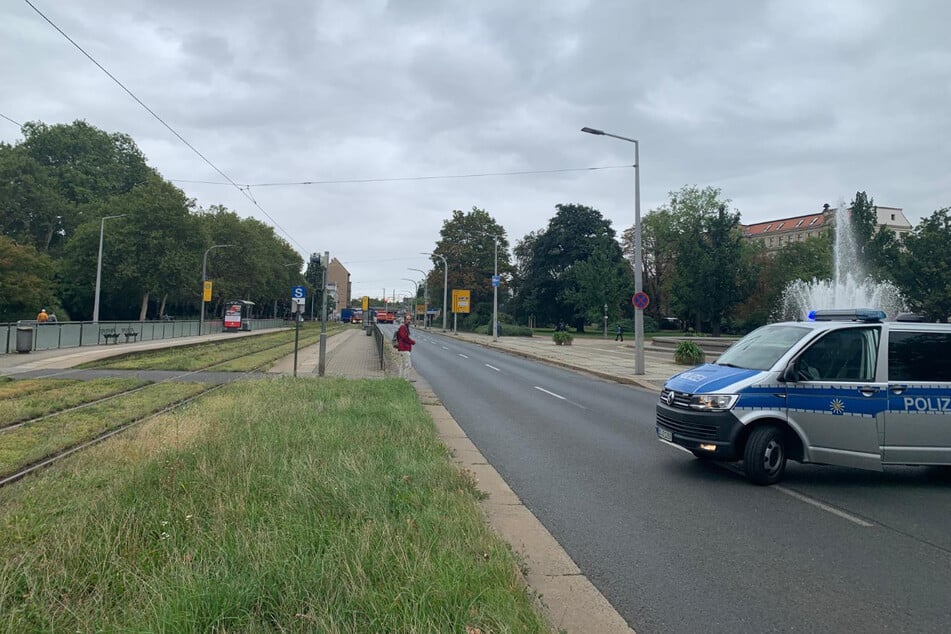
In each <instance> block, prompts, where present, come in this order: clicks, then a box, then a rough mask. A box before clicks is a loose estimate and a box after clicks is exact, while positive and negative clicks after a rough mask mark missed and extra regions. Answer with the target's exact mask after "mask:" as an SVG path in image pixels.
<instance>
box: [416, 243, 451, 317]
mask: <svg viewBox="0 0 951 634" xmlns="http://www.w3.org/2000/svg"><path fill="white" fill-rule="evenodd" d="M420 255H428V256H430V257H436V258H439V259H440V260H442V331H443V332H446V289H447V288H448V287H449V264H447V263H446V256H444V255H440V254H438V253H420Z"/></svg>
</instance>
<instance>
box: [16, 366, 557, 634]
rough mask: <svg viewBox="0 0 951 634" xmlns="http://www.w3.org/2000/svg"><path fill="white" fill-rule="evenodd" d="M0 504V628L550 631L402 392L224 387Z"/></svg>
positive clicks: (329, 384) (285, 383) (360, 384)
mask: <svg viewBox="0 0 951 634" xmlns="http://www.w3.org/2000/svg"><path fill="white" fill-rule="evenodd" d="M4 494H5V495H4V496H3V497H0V531H2V532H3V534H4V535H5V536H6V537H7V539H5V540H2V541H0V562H3V563H0V629H2V630H4V631H11V632H13V631H16V632H20V631H39V630H42V631H127V632H133V631H135V632H224V631H235V632H275V631H283V632H322V633H323V632H328V633H336V632H353V633H365V632H459V633H464V632H467V631H473V630H468V629H467V628H470V627H471V628H478V629H479V630H480V631H481V632H484V633H488V632H547V631H550V630H549V629H548V626H547V625H546V624H545V622H544V620H543V618H542V617H541V616H540V615H539V614H538V613H537V612H536V610H535V608H534V607H533V604H532V601H531V598H530V594H529V591H528V590H526V589H525V588H524V587H523V586H522V584H521V582H520V578H519V576H518V574H517V565H516V562H515V560H514V557H513V555H512V554H511V552H510V551H509V549H508V548H507V546H506V545H505V544H504V542H502V541H501V540H500V539H499V538H498V537H497V536H496V535H495V534H494V533H492V532H491V531H490V530H489V529H488V527H487V526H486V525H485V523H484V521H483V518H482V515H481V513H480V511H479V509H478V507H477V504H476V499H477V497H478V495H479V493H478V491H477V490H476V488H475V486H474V483H473V481H472V480H471V479H470V478H468V477H466V476H465V475H464V474H462V473H460V472H459V471H458V470H457V469H456V468H455V467H454V466H453V465H452V464H451V463H450V462H449V460H448V457H447V451H446V449H445V448H444V447H443V446H442V445H441V444H440V443H439V442H438V440H437V439H436V437H435V432H434V429H433V425H432V423H431V421H430V419H429V418H428V417H427V416H426V414H425V412H424V411H423V410H422V407H421V406H420V404H419V401H418V399H417V398H416V395H415V393H414V392H413V391H412V389H411V388H410V386H409V385H407V384H406V383H405V382H402V381H396V380H383V381H346V380H341V379H321V380H319V381H318V380H309V379H296V380H295V379H288V378H283V379H279V380H275V381H262V382H254V383H241V384H232V385H230V386H227V387H225V388H224V389H223V390H221V391H219V392H217V393H215V394H214V395H211V396H209V397H208V398H207V399H202V403H201V405H200V407H199V406H191V407H188V408H187V410H186V411H185V412H182V413H178V414H175V415H174V416H163V417H162V418H161V420H158V421H155V422H153V423H149V424H146V425H143V426H141V427H138V428H136V429H135V430H132V431H130V432H128V433H126V434H123V435H122V436H121V437H120V438H118V439H116V440H115V441H110V442H108V443H105V444H104V445H102V446H100V447H98V448H96V449H94V450H92V451H91V452H89V453H85V452H84V454H83V455H82V456H77V457H76V459H72V460H69V461H68V464H67V465H65V466H62V467H55V468H54V469H52V470H50V471H49V472H48V473H45V474H44V475H43V476H42V477H36V478H31V479H30V481H29V482H26V481H24V482H21V483H18V484H17V485H15V486H14V487H12V488H9V489H6V490H5V491H4Z"/></svg>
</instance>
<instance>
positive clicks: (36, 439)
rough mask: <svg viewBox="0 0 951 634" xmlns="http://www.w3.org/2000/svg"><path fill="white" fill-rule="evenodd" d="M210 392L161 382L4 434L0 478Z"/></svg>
mask: <svg viewBox="0 0 951 634" xmlns="http://www.w3.org/2000/svg"><path fill="white" fill-rule="evenodd" d="M204 389H207V386H206V385H204V384H202V383H159V384H156V385H151V386H148V387H146V388H145V389H143V390H140V391H138V392H136V393H134V394H129V395H128V396H123V397H120V398H117V399H113V400H111V401H106V402H104V403H99V404H97V405H90V406H89V407H87V408H84V409H81V410H75V411H71V412H63V413H62V414H57V415H55V416H50V417H49V418H44V419H43V420H39V421H36V422H34V423H29V424H27V425H24V426H23V427H18V428H16V429H11V430H8V431H4V432H2V433H0V476H7V475H10V474H12V473H14V472H16V471H18V470H19V469H22V468H24V467H26V466H28V465H30V464H33V463H34V462H36V461H38V460H40V459H42V458H45V457H46V456H49V455H51V454H53V453H56V452H58V451H61V450H63V449H67V448H69V447H72V446H75V445H77V444H79V443H82V442H84V441H86V440H90V439H92V438H95V437H96V436H98V435H99V434H101V433H103V432H106V431H108V430H110V429H115V428H116V427H119V426H121V425H123V424H125V423H128V422H129V421H132V420H135V419H136V418H140V417H142V416H145V415H146V414H150V413H152V412H157V411H159V410H161V409H162V408H163V407H167V406H168V405H170V404H172V403H174V402H176V401H179V400H182V399H184V398H187V397H189V396H192V395H194V394H197V393H199V392H201V391H202V390H204Z"/></svg>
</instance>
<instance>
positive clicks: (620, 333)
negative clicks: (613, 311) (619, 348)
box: [614, 324, 624, 341]
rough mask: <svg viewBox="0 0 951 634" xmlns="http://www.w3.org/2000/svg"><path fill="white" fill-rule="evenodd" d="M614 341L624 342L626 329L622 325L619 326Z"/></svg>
mask: <svg viewBox="0 0 951 634" xmlns="http://www.w3.org/2000/svg"><path fill="white" fill-rule="evenodd" d="M614 340H615V341H618V340H621V341H624V328H622V327H621V324H618V325H617V334H615V335H614Z"/></svg>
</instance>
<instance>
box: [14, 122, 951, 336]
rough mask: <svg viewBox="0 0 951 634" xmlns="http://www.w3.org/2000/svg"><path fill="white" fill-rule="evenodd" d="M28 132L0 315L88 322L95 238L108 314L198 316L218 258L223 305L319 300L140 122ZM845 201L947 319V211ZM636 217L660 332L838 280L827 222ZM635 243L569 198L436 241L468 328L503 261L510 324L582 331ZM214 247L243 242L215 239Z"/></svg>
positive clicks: (271, 306)
mask: <svg viewBox="0 0 951 634" xmlns="http://www.w3.org/2000/svg"><path fill="white" fill-rule="evenodd" d="M22 132H23V135H24V139H23V140H22V142H19V143H17V144H15V145H9V144H4V143H0V211H2V215H0V321H12V320H15V319H23V318H32V317H33V316H35V315H36V312H37V311H38V310H39V308H41V307H45V308H47V309H49V310H53V311H55V312H57V313H58V314H59V316H60V319H74V320H77V319H89V318H90V317H91V315H92V308H93V303H94V286H95V272H96V265H97V257H98V252H99V239H100V235H102V236H103V237H104V245H105V248H104V249H103V261H102V270H103V275H102V292H101V300H100V316H101V317H102V318H109V319H149V318H158V317H161V316H162V315H168V314H172V315H196V314H197V313H198V308H199V305H200V301H201V288H200V286H201V284H200V282H201V271H202V264H203V257H204V255H205V254H206V253H207V254H208V257H207V271H208V278H209V279H212V280H214V294H213V300H212V304H211V309H210V310H211V314H217V312H218V305H219V304H220V302H222V301H224V300H226V299H247V300H250V301H253V302H255V303H256V304H257V305H258V312H259V313H260V314H271V313H277V314H278V315H279V314H281V312H282V310H283V304H285V303H286V301H287V294H288V288H289V287H290V286H294V285H307V286H309V287H310V289H309V291H308V296H310V297H315V298H317V300H318V301H319V293H316V292H315V289H316V287H317V286H318V283H317V281H318V280H319V279H320V277H321V271H320V270H319V268H318V267H316V266H315V265H314V263H312V262H307V263H306V265H307V269H306V271H305V272H304V273H303V274H302V273H301V270H302V268H303V267H304V265H305V262H304V261H303V259H302V257H301V256H300V255H299V254H298V253H297V252H296V251H295V250H294V249H293V248H292V247H291V246H290V245H289V244H288V243H287V242H286V241H285V240H283V239H282V238H280V237H278V236H276V235H275V233H274V230H273V228H271V227H269V226H267V225H266V224H264V223H262V222H260V221H257V220H254V219H252V218H240V217H239V216H238V215H237V214H236V213H234V212H232V211H230V210H228V209H226V208H225V207H223V206H220V205H211V206H210V207H208V208H203V207H201V206H199V205H198V204H197V203H196V201H195V200H193V199H190V198H188V197H187V196H186V195H185V194H184V192H182V191H181V190H180V189H178V188H177V187H176V186H175V185H173V184H172V183H170V182H169V181H167V180H165V179H163V178H162V177H161V176H160V175H159V174H158V173H157V172H156V171H155V170H154V169H153V168H152V167H150V166H149V165H148V164H147V162H146V159H145V157H144V156H143V154H142V153H141V151H140V150H139V149H138V147H137V146H136V144H135V142H134V141H133V140H132V139H131V138H130V137H129V136H128V135H124V134H118V133H114V134H110V133H107V132H104V131H102V130H99V129H97V128H95V127H93V126H90V125H88V124H87V123H85V122H82V121H77V122H74V123H72V124H59V125H46V124H43V123H28V124H26V125H24V126H23V128H22ZM851 208H852V216H853V218H852V220H853V222H852V224H853V227H855V230H856V233H857V238H858V244H859V250H860V256H861V257H862V259H863V260H864V262H865V263H866V266H867V269H868V271H867V272H868V274H869V275H870V276H872V277H873V278H874V279H876V280H887V281H890V282H892V283H893V284H895V285H896V286H897V287H898V288H899V290H900V291H901V292H902V293H903V294H904V297H905V299H906V301H907V303H908V307H909V308H910V309H911V310H914V311H916V312H919V313H922V314H923V315H924V316H925V317H927V318H928V319H930V320H945V319H947V318H948V316H949V315H951V250H949V249H948V248H947V246H946V245H947V244H949V243H951V209H949V208H947V207H946V208H943V209H938V210H936V211H934V212H933V213H932V215H931V216H930V217H927V218H925V219H923V220H922V221H921V222H920V223H919V224H918V225H917V226H916V227H915V228H914V230H913V231H912V232H911V233H910V234H908V235H906V236H905V237H904V238H903V239H901V240H899V239H898V238H897V237H896V236H895V234H893V233H892V232H890V231H883V230H880V229H879V227H878V226H877V224H876V209H875V204H874V201H873V200H872V198H871V197H870V196H868V195H867V194H866V193H865V192H862V191H859V192H856V194H855V197H854V199H853V200H852V202H851ZM108 216H116V217H115V218H110V219H108V220H105V221H104V220H103V219H104V218H106V217H108ZM103 223H105V224H103ZM103 227H105V230H104V231H102V228H103ZM641 229H642V246H643V250H642V251H643V253H642V254H643V281H644V290H645V291H646V292H647V293H648V294H649V296H650V298H651V303H650V305H649V306H648V308H647V310H646V311H645V313H646V315H645V316H646V317H647V321H646V322H645V323H646V325H647V328H648V329H651V328H652V327H653V326H656V324H657V323H659V322H660V321H661V320H663V319H665V318H669V317H675V318H676V319H677V320H678V321H679V322H681V323H683V324H686V325H689V326H690V327H692V328H694V329H695V330H697V331H704V332H710V333H712V334H715V335H718V334H720V332H721V331H722V330H726V331H729V332H744V331H748V330H750V329H752V328H754V327H756V326H759V325H761V324H764V323H766V322H768V321H770V320H771V319H774V318H775V310H776V308H777V306H778V304H779V303H780V298H781V294H782V292H783V290H784V289H785V287H786V285H787V284H788V283H789V282H791V281H793V280H796V279H801V280H806V281H810V280H812V279H829V278H830V277H831V275H832V270H831V269H832V247H833V237H832V235H831V233H829V232H826V234H825V235H822V236H821V237H819V238H811V239H808V240H804V241H802V242H795V243H792V244H788V245H787V246H784V247H783V248H782V249H780V250H779V251H778V252H775V253H768V252H767V251H766V250H765V249H764V248H763V247H762V246H761V245H759V244H757V243H756V242H755V241H751V240H748V239H745V238H744V237H743V234H742V229H741V226H740V213H739V211H738V210H736V209H734V208H732V207H731V201H730V200H729V199H727V198H725V197H724V196H723V195H722V192H721V191H720V190H719V189H717V188H714V187H704V188H701V187H697V186H684V187H682V188H681V189H680V190H678V191H675V192H670V194H669V198H668V200H667V202H665V204H663V205H661V206H659V207H658V208H656V209H652V210H650V211H649V212H648V213H647V214H646V215H645V216H644V218H643V219H642V226H641ZM633 243H634V229H633V227H628V228H625V229H624V230H623V231H622V232H621V234H620V235H618V233H617V232H616V230H615V229H614V227H613V226H612V223H611V221H610V220H608V219H606V218H604V216H603V215H602V214H601V212H600V211H598V210H597V209H594V208H592V207H590V206H587V205H584V204H579V203H563V204H557V205H555V207H554V214H553V215H552V217H551V218H549V220H548V222H547V225H546V226H544V227H542V228H539V229H538V230H536V231H532V232H530V233H529V234H528V235H525V236H523V237H522V238H521V239H520V240H517V241H516V242H515V244H514V246H512V245H511V244H510V242H509V237H508V235H507V232H506V231H505V228H504V227H503V226H502V225H501V224H499V223H498V222H497V221H496V220H495V219H494V218H493V217H492V216H491V214H490V213H489V212H487V211H486V210H484V209H480V208H478V207H473V208H472V209H471V211H468V212H463V211H461V210H453V211H452V212H451V213H450V217H449V218H447V219H446V220H445V221H444V222H443V226H442V227H441V229H440V233H439V239H438V240H437V242H436V245H435V248H434V249H433V253H434V254H436V255H442V256H445V258H446V261H447V263H448V270H447V274H448V288H449V290H452V289H467V290H469V291H470V292H471V308H470V310H471V312H470V313H469V314H468V315H465V316H460V317H461V318H462V319H461V324H462V326H463V327H467V328H474V327H477V326H481V325H485V324H488V323H489V322H490V321H491V315H492V303H493V287H492V284H491V278H492V274H493V273H494V272H495V271H496V270H497V271H498V273H499V274H500V276H501V278H502V284H501V286H500V288H499V292H498V298H499V306H500V314H501V317H502V321H504V322H509V323H518V324H523V325H525V324H529V323H531V324H534V325H537V326H551V325H554V324H557V323H564V324H566V325H569V326H572V327H573V328H574V329H576V330H579V331H583V330H584V328H585V327H586V326H588V325H591V324H601V323H602V320H603V319H604V318H605V317H607V319H608V320H609V321H610V322H611V324H612V328H613V326H614V325H615V324H628V327H630V326H629V320H631V319H632V318H633V316H634V308H633V306H632V305H631V295H632V294H633V291H634V275H633V268H632V264H631V262H632V259H633V258H632V256H633V251H634V247H633ZM218 244H229V245H234V246H232V247H230V248H220V249H213V250H211V251H207V249H208V248H209V247H211V246H213V245H218ZM432 263H433V269H432V271H431V272H430V274H429V276H428V278H427V280H426V281H427V284H426V285H421V286H420V289H419V295H420V296H421V295H422V293H423V289H424V288H426V287H428V291H429V296H430V305H431V306H439V305H440V304H441V298H442V295H443V263H442V259H441V258H438V257H436V256H434V257H433V258H432ZM447 295H448V293H447ZM279 303H280V304H281V307H280V308H279Z"/></svg>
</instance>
